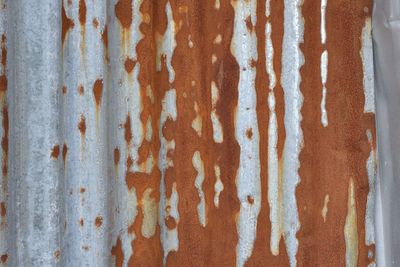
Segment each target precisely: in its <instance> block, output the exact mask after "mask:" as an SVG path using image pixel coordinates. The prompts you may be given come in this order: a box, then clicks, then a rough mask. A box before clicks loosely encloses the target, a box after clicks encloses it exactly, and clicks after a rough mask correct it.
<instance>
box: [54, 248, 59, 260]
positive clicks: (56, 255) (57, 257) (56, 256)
mask: <svg viewBox="0 0 400 267" xmlns="http://www.w3.org/2000/svg"><path fill="white" fill-rule="evenodd" d="M60 256H61V252H60V251H59V250H56V251H54V257H55V258H56V259H57V260H59V259H60Z"/></svg>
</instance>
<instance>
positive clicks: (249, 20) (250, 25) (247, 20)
mask: <svg viewBox="0 0 400 267" xmlns="http://www.w3.org/2000/svg"><path fill="white" fill-rule="evenodd" d="M246 27H247V29H248V30H249V32H251V31H253V23H252V22H251V17H250V16H248V17H247V18H246Z"/></svg>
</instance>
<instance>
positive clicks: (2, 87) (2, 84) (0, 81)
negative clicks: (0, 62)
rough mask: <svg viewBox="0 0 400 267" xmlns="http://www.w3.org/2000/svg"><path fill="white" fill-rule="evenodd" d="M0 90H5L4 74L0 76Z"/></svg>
mask: <svg viewBox="0 0 400 267" xmlns="http://www.w3.org/2000/svg"><path fill="white" fill-rule="evenodd" d="M0 91H2V92H5V91H7V76H6V75H1V76H0Z"/></svg>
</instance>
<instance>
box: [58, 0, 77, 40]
mask: <svg viewBox="0 0 400 267" xmlns="http://www.w3.org/2000/svg"><path fill="white" fill-rule="evenodd" d="M61 24H62V26H61V28H62V30H61V41H62V44H63V45H64V41H65V37H66V36H67V32H68V31H69V30H70V29H72V28H73V27H74V21H73V20H72V19H70V18H68V17H67V14H66V13H65V8H64V1H63V4H62V8H61Z"/></svg>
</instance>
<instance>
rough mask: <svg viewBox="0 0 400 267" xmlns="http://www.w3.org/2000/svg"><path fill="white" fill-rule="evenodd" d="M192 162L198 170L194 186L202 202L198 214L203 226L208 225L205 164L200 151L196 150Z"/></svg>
mask: <svg viewBox="0 0 400 267" xmlns="http://www.w3.org/2000/svg"><path fill="white" fill-rule="evenodd" d="M192 164H193V167H194V168H195V170H196V171H197V175H196V179H195V181H194V186H195V187H196V189H197V192H198V194H199V198H200V202H199V204H198V205H197V214H198V216H199V221H200V224H201V226H203V227H206V224H207V218H206V199H205V197H204V192H203V181H204V164H203V161H202V160H201V155H200V152H199V151H196V152H194V154H193V157H192Z"/></svg>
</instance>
